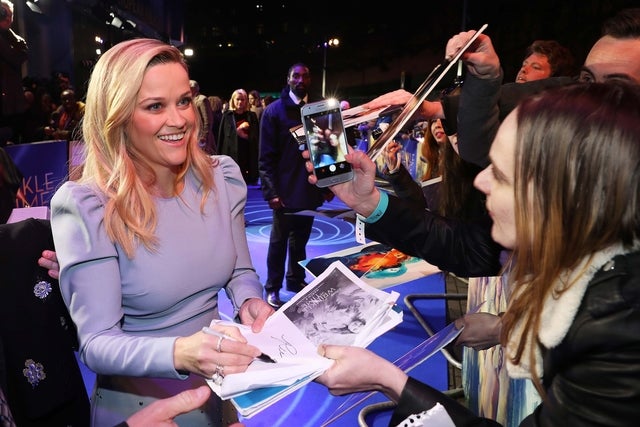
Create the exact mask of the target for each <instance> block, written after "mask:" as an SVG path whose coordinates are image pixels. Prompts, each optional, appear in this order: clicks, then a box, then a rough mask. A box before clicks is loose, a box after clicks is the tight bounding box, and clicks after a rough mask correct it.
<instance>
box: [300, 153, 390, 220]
mask: <svg viewBox="0 0 640 427" xmlns="http://www.w3.org/2000/svg"><path fill="white" fill-rule="evenodd" d="M302 156H303V157H304V158H305V159H307V162H306V163H305V165H306V168H307V172H309V183H310V184H313V185H315V184H316V183H317V182H318V179H317V178H316V176H315V175H314V174H313V164H312V163H311V162H310V161H309V150H305V151H303V152H302ZM345 160H346V161H347V162H349V163H350V164H351V166H352V168H353V179H352V180H351V181H347V182H343V183H341V184H337V185H332V186H331V187H329V188H330V189H331V191H333V193H334V194H335V195H336V196H338V197H339V198H340V200H342V201H343V202H344V204H345V205H347V206H349V207H350V208H351V209H353V210H355V211H356V212H357V213H359V214H360V215H363V216H365V217H367V216H369V215H371V214H372V213H373V211H374V210H375V208H376V206H378V201H379V200H380V193H379V191H378V189H377V188H376V186H375V177H376V168H377V167H376V164H375V163H373V161H372V160H371V159H370V158H369V156H367V155H366V154H365V153H363V152H362V151H354V150H353V148H351V147H349V153H348V154H347V155H346V156H345Z"/></svg>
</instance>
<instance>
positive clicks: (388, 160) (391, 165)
mask: <svg viewBox="0 0 640 427" xmlns="http://www.w3.org/2000/svg"><path fill="white" fill-rule="evenodd" d="M400 150H402V145H400V144H398V143H397V142H395V141H390V142H389V143H388V144H387V146H386V147H385V149H384V151H383V152H382V155H383V157H384V164H385V166H386V167H387V169H388V170H389V171H392V170H394V169H396V167H397V166H398V152H399V151H400Z"/></svg>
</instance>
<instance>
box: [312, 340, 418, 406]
mask: <svg viewBox="0 0 640 427" xmlns="http://www.w3.org/2000/svg"><path fill="white" fill-rule="evenodd" d="M318 353H319V354H320V355H321V356H323V357H327V358H329V359H333V360H335V363H334V364H333V365H332V366H331V367H330V368H329V369H327V370H326V371H325V372H324V373H323V374H322V375H320V376H319V377H318V378H316V379H315V381H316V382H318V383H320V384H323V385H325V386H326V387H327V388H328V389H329V392H330V393H331V394H333V395H334V396H341V395H343V394H348V393H356V392H361V391H370V390H371V391H374V390H376V391H381V392H383V393H384V394H386V395H387V397H389V399H391V400H393V401H394V402H397V401H398V399H399V398H400V394H402V389H403V388H404V386H405V384H406V382H407V378H408V377H407V374H405V373H404V372H403V371H402V369H400V368H398V367H397V366H395V365H394V364H393V363H391V362H389V361H388V360H385V359H383V358H382V357H380V356H378V355H376V354H375V353H373V352H371V351H369V350H367V349H364V348H361V347H350V346H340V345H326V344H323V345H321V346H320V347H318Z"/></svg>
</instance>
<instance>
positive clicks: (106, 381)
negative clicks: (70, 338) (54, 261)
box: [51, 39, 273, 427]
mask: <svg viewBox="0 0 640 427" xmlns="http://www.w3.org/2000/svg"><path fill="white" fill-rule="evenodd" d="M82 130H83V136H84V140H85V145H86V159H85V162H84V168H83V171H82V175H81V176H80V178H79V179H78V181H76V182H72V181H69V182H66V183H65V184H63V185H62V186H61V187H60V189H59V190H58V191H57V192H56V194H55V195H54V197H53V199H52V201H51V209H52V214H51V223H52V228H53V235H54V240H55V246H56V251H57V256H58V260H59V263H60V287H61V290H62V294H63V297H64V300H65V303H66V304H67V306H68V308H69V312H70V314H71V316H72V319H73V321H74V322H75V323H76V325H77V327H78V336H79V341H80V350H79V353H80V357H81V359H82V361H83V362H84V363H85V364H86V365H87V366H88V367H89V368H90V369H92V370H93V371H95V372H96V373H97V379H96V386H95V389H94V392H93V397H92V399H91V401H92V408H91V412H92V414H91V416H92V426H94V427H100V426H109V427H112V426H113V425H115V424H117V423H120V422H123V421H124V420H125V419H127V417H129V416H130V415H132V414H133V413H134V412H136V411H138V410H140V409H141V408H144V407H146V406H147V405H149V404H151V403H153V402H154V401H156V400H157V399H162V398H166V397H169V396H172V395H174V394H176V393H178V392H181V391H183V390H187V389H192V388H195V387H197V386H199V385H202V384H204V383H205V378H216V379H217V380H220V381H222V380H223V378H224V375H225V374H230V373H234V372H242V371H244V370H246V368H247V366H248V365H249V363H251V361H252V360H253V358H254V357H255V356H257V355H259V354H260V351H259V350H258V349H257V348H256V347H253V346H251V345H248V344H247V343H246V340H244V338H243V337H242V335H240V333H239V332H238V330H237V328H228V330H225V331H224V332H225V333H228V334H232V335H233V336H234V337H235V338H237V339H238V342H233V341H231V340H223V339H218V338H217V337H214V336H211V335H207V334H204V333H203V332H201V330H202V328H203V327H204V326H209V325H210V323H211V322H212V320H214V319H216V318H219V313H218V292H219V291H220V290H222V289H224V290H225V291H226V293H227V295H228V296H229V297H230V299H231V301H232V303H233V307H234V309H235V311H236V314H237V315H238V317H239V319H240V320H241V321H242V323H244V324H252V325H253V329H254V330H256V331H257V330H260V329H261V328H262V325H263V324H264V322H265V320H266V318H267V317H268V316H269V315H270V314H272V313H273V309H272V308H271V307H270V306H269V305H268V304H267V303H266V302H265V301H263V300H262V287H261V284H260V282H259V280H258V276H257V274H256V272H255V270H254V268H253V265H252V262H251V258H250V255H249V249H248V246H247V242H246V237H245V229H244V216H243V211H244V206H245V202H246V196H247V188H246V185H245V183H244V181H243V179H242V174H241V173H240V170H239V169H238V166H237V165H236V164H235V163H234V162H233V161H232V160H231V159H230V158H229V157H226V156H208V155H206V154H205V153H204V151H203V150H201V149H200V148H199V146H198V134H199V124H198V120H197V119H196V112H195V107H194V104H193V99H192V95H191V89H190V87H189V75H188V73H187V67H186V65H185V63H184V61H183V59H182V55H181V54H180V51H178V49H176V48H174V47H172V46H169V45H167V44H165V43H163V42H160V41H157V40H152V39H136V40H130V41H125V42H122V43H120V44H117V45H115V46H114V47H112V48H111V49H109V50H108V51H107V52H105V53H104V54H103V55H102V57H101V58H100V59H99V60H98V62H97V64H96V66H95V68H94V70H93V73H92V75H91V79H90V81H89V86H88V90H87V97H86V111H85V116H84V122H83V125H82ZM221 413H222V411H221V401H220V400H219V399H218V398H217V396H212V397H210V398H208V399H207V401H206V403H205V404H204V405H202V406H201V407H200V408H199V409H198V410H195V411H191V412H189V413H187V414H184V415H180V416H179V417H177V418H176V422H177V423H178V424H181V425H212V426H220V425H222V415H221Z"/></svg>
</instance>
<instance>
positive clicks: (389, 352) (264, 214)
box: [80, 186, 448, 427]
mask: <svg viewBox="0 0 640 427" xmlns="http://www.w3.org/2000/svg"><path fill="white" fill-rule="evenodd" d="M344 208H345V206H344V204H342V202H340V201H339V200H338V199H334V200H333V201H332V202H328V203H325V204H324V205H323V206H322V208H321V209H329V210H331V209H344ZM245 216H246V223H247V240H248V242H249V249H250V251H251V256H252V259H253V262H254V266H255V268H256V271H257V272H258V275H259V277H260V280H261V282H263V283H264V281H265V279H266V277H267V271H266V268H267V267H266V254H267V248H268V244H269V233H270V231H271V209H269V207H268V205H267V203H266V202H265V201H264V200H262V193H261V191H260V189H259V187H257V186H251V187H249V198H248V201H247V207H246V211H245ZM353 246H356V242H355V239H354V227H353V225H352V224H351V223H349V222H347V221H344V220H336V219H328V218H323V217H316V220H315V221H314V227H313V232H312V234H311V238H310V240H309V243H308V245H307V258H314V257H317V256H321V255H326V254H329V253H332V252H336V251H338V250H342V249H347V248H350V247H353ZM307 279H308V281H312V280H313V276H311V275H310V274H308V277H307ZM391 289H393V290H395V291H397V292H399V293H400V298H399V299H398V303H399V304H400V305H401V307H402V309H403V312H404V320H403V322H402V323H401V324H400V325H398V326H397V327H396V328H394V329H393V330H392V331H390V332H388V333H386V334H385V335H383V336H381V337H379V338H378V339H377V340H376V341H374V342H373V343H372V344H371V345H370V346H369V347H368V348H369V349H370V350H372V351H374V352H375V353H377V354H380V355H382V356H383V357H384V358H386V359H387V360H391V361H394V360H396V359H398V358H399V357H401V356H403V355H404V354H405V353H406V352H408V351H409V350H411V349H412V348H413V347H415V346H416V345H418V344H419V343H420V342H422V341H423V340H425V339H427V338H428V337H427V334H426V332H425V331H424V329H423V328H422V327H421V326H420V324H419V323H418V321H417V320H416V319H415V318H414V317H413V315H412V314H411V312H410V311H409V310H408V309H407V308H406V306H405V305H404V302H403V297H404V295H407V294H409V293H424V292H433V293H441V292H444V280H443V278H442V276H441V275H440V274H436V275H432V276H428V277H424V278H421V279H418V280H414V281H412V282H408V283H404V284H401V285H398V286H395V287H393V288H389V289H387V291H389V290H391ZM292 296H293V294H292V293H290V292H288V291H286V290H284V289H283V290H282V291H281V297H282V299H283V300H288V299H289V298H291V297H292ZM416 305H417V306H418V308H419V310H420V312H421V313H423V314H424V315H425V317H426V319H427V321H428V322H429V323H430V324H431V325H433V327H435V328H436V329H439V328H441V327H443V326H444V325H445V316H444V313H445V311H444V310H445V307H444V302H443V301H423V302H420V303H419V304H416ZM232 311H233V310H232V308H231V303H230V302H229V300H228V299H227V298H226V295H224V293H221V294H220V312H221V315H222V317H223V318H227V319H229V318H230V316H231V313H232ZM80 365H81V368H82V369H83V376H84V378H85V383H86V386H87V392H88V393H89V395H91V390H92V388H93V383H94V381H95V375H94V374H93V373H92V372H91V371H89V370H88V369H87V368H86V367H84V365H82V364H80ZM411 375H412V376H414V377H415V378H418V379H420V380H422V381H424V382H427V383H428V384H430V385H431V386H433V387H435V388H437V389H440V390H446V389H447V387H448V379H447V365H446V360H445V358H444V357H443V356H442V354H441V353H437V354H435V355H434V356H433V357H431V358H430V359H428V360H427V361H425V362H424V363H422V364H421V365H420V366H418V367H416V368H415V369H413V370H412V371H411ZM346 399H347V397H346V396H332V395H331V394H329V392H328V391H327V389H326V388H325V387H323V386H321V385H319V384H316V383H310V384H308V385H307V386H305V387H303V388H302V389H300V390H298V391H296V392H295V393H292V394H291V395H289V396H287V397H286V398H284V399H282V400H281V401H279V402H277V403H275V404H274V405H272V406H271V407H269V408H267V409H265V410H264V411H262V412H260V413H258V414H257V415H255V416H253V417H252V418H250V419H245V420H241V421H243V422H244V424H245V425H246V426H247V427H277V426H297V427H317V426H321V425H322V424H323V423H324V422H326V421H327V420H328V419H330V418H331V416H332V415H334V411H336V409H337V408H338V407H340V405H341V404H343V403H344V402H345V400H346ZM386 400H387V399H386V397H385V396H384V395H382V394H380V393H376V394H375V395H373V396H372V397H370V398H369V399H367V400H366V401H364V402H362V403H361V404H360V405H358V406H357V407H355V408H354V409H352V410H350V411H349V412H348V413H346V414H345V415H343V416H342V417H340V418H339V419H337V420H336V421H334V422H332V423H331V424H330V425H331V426H334V427H352V426H357V425H358V421H357V419H358V412H359V411H360V409H361V408H362V407H364V406H366V405H369V404H372V403H375V402H382V401H386ZM389 414H390V413H386V414H384V415H382V416H379V417H375V419H371V420H369V423H370V425H371V426H386V425H387V424H388V422H389Z"/></svg>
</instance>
